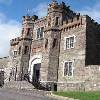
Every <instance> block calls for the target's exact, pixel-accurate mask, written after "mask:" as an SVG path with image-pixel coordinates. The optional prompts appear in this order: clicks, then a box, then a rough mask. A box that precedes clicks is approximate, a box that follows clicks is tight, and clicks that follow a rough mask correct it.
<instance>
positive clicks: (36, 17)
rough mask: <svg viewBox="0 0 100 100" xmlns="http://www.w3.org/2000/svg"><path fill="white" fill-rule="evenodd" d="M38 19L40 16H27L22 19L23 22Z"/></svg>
mask: <svg viewBox="0 0 100 100" xmlns="http://www.w3.org/2000/svg"><path fill="white" fill-rule="evenodd" d="M37 19H38V16H36V15H33V16H29V15H27V16H23V17H22V21H23V22H26V21H35V20H37Z"/></svg>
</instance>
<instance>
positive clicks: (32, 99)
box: [0, 88, 55, 100]
mask: <svg viewBox="0 0 100 100" xmlns="http://www.w3.org/2000/svg"><path fill="white" fill-rule="evenodd" d="M0 100H55V99H53V98H49V97H47V96H46V92H45V91H38V90H33V91H29V90H13V89H1V88H0Z"/></svg>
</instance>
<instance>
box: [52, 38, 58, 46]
mask: <svg viewBox="0 0 100 100" xmlns="http://www.w3.org/2000/svg"><path fill="white" fill-rule="evenodd" d="M55 46H57V39H54V40H53V45H52V48H55Z"/></svg>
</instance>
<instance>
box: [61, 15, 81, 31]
mask: <svg viewBox="0 0 100 100" xmlns="http://www.w3.org/2000/svg"><path fill="white" fill-rule="evenodd" d="M82 24H83V23H82V16H81V15H80V14H77V15H76V16H74V17H73V18H71V19H68V20H64V21H63V26H62V29H64V31H67V30H70V29H73V28H77V27H79V26H81V25H82Z"/></svg>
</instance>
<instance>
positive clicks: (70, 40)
mask: <svg viewBox="0 0 100 100" xmlns="http://www.w3.org/2000/svg"><path fill="white" fill-rule="evenodd" d="M65 42H66V45H65V46H66V49H70V48H74V44H75V36H72V37H67V38H66V41H65Z"/></svg>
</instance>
